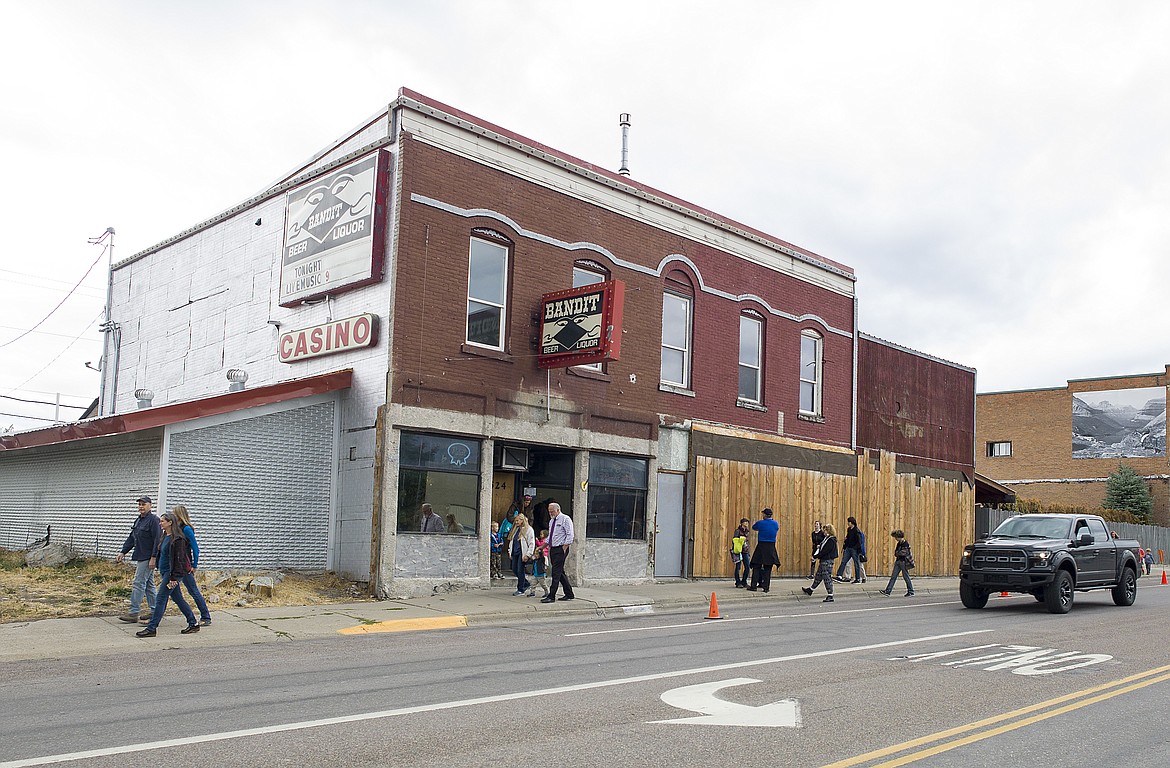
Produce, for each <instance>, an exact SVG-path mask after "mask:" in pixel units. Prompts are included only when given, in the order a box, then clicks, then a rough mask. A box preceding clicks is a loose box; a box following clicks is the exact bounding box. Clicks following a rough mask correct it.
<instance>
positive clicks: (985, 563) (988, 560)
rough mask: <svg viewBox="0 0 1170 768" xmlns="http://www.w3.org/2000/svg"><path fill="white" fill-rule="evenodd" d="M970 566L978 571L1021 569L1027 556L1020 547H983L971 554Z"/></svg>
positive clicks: (1025, 563) (1026, 562)
mask: <svg viewBox="0 0 1170 768" xmlns="http://www.w3.org/2000/svg"><path fill="white" fill-rule="evenodd" d="M971 566H972V567H973V568H975V569H976V570H980V571H1023V570H1027V568H1028V556H1027V555H1025V554H1024V551H1023V550H1021V549H984V550H980V551H978V552H975V553H974V554H973V555H971Z"/></svg>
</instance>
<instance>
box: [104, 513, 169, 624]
mask: <svg viewBox="0 0 1170 768" xmlns="http://www.w3.org/2000/svg"><path fill="white" fill-rule="evenodd" d="M160 541H162V529H161V528H159V524H158V515H156V514H154V513H153V512H152V511H151V501H150V497H149V496H139V497H138V517H136V518H135V519H134V526H133V527H132V528H131V529H130V535H129V536H127V537H126V543H125V544H123V545H122V551H121V553H119V554H118V555H117V556H116V557H115V558H114V562H116V563H120V562H122V561H123V560H125V559H126V554H127V553H128V552H130V550H131V549H133V550H134V554H132V555H131V556H130V559H131V560H133V561H134V582H133V586H132V587H131V588H130V608H129V609H128V610H127V611H126V613H125V615H123V616H119V617H118V618H119V619H121V620H122V621H127V622H130V623H132V624H136V623H138V620H139V611H140V610H141V609H142V599H143V598H144V597H145V598H146V613H147V615H149V614H151V613H153V612H154V600H155V594H156V592H155V588H154V551H155V550H156V549H158V543H159V542H160ZM143 621H146V619H145V618H144V619H143Z"/></svg>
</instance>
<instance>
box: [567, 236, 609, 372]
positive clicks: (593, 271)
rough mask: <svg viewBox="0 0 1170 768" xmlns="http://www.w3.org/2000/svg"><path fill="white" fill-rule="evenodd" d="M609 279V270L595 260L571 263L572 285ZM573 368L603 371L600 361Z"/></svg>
mask: <svg viewBox="0 0 1170 768" xmlns="http://www.w3.org/2000/svg"><path fill="white" fill-rule="evenodd" d="M606 280H609V271H608V270H606V268H605V267H603V266H601V265H600V264H598V263H597V262H596V261H589V260H586V259H581V260H579V261H576V262H574V264H573V287H574V288H580V287H581V286H583V285H593V284H594V283H604V282H605V281H606ZM574 367H575V368H583V369H585V370H587V371H596V372H598V373H603V372H604V368H603V366H602V363H589V364H587V365H577V366H574Z"/></svg>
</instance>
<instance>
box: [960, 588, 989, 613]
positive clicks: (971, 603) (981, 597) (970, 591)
mask: <svg viewBox="0 0 1170 768" xmlns="http://www.w3.org/2000/svg"><path fill="white" fill-rule="evenodd" d="M959 599H960V600H962V601H963V607H965V608H982V607H983V606H985V605H987V591H986V590H982V589H979V588H977V587H973V586H971V585H970V584H968V583H967V582H965V581H960V582H959Z"/></svg>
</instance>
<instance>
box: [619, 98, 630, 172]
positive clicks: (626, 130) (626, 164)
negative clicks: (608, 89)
mask: <svg viewBox="0 0 1170 768" xmlns="http://www.w3.org/2000/svg"><path fill="white" fill-rule="evenodd" d="M618 125H620V126H621V127H622V167H621V168H618V173H620V174H621V175H622V176H629V175H630V113H629V112H622V116H621V118H619V122H618Z"/></svg>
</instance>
